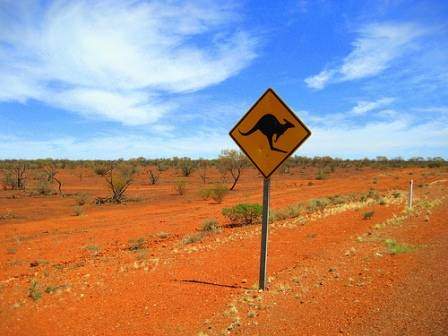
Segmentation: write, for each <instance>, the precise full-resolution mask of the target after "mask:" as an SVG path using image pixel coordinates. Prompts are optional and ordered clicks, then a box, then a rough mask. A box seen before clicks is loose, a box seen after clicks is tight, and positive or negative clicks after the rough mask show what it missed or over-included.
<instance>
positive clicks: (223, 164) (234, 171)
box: [218, 149, 246, 190]
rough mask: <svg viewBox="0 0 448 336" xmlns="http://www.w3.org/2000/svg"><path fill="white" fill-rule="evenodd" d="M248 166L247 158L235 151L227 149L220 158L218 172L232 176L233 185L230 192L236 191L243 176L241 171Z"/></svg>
mask: <svg viewBox="0 0 448 336" xmlns="http://www.w3.org/2000/svg"><path fill="white" fill-rule="evenodd" d="M245 164H246V156H245V155H244V154H243V153H242V152H240V151H236V150H234V149H227V150H223V151H222V152H221V155H220V156H219V158H218V170H219V171H220V172H221V173H222V174H224V173H226V172H229V173H230V175H232V179H233V184H232V186H231V187H230V190H234V189H235V186H236V184H237V183H238V180H239V179H240V176H241V170H242V169H243V167H244V166H245Z"/></svg>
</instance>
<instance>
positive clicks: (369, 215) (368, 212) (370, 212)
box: [362, 211, 375, 219]
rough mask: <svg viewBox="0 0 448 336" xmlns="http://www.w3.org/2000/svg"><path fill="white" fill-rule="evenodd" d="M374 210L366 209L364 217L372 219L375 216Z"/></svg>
mask: <svg viewBox="0 0 448 336" xmlns="http://www.w3.org/2000/svg"><path fill="white" fill-rule="evenodd" d="M374 213H375V212H374V211H366V212H364V213H363V215H362V218H363V219H371V218H372V217H373V214H374Z"/></svg>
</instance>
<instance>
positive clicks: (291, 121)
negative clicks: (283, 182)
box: [230, 89, 311, 178]
mask: <svg viewBox="0 0 448 336" xmlns="http://www.w3.org/2000/svg"><path fill="white" fill-rule="evenodd" d="M310 135H311V132H310V130H309V129H308V128H307V127H306V126H305V125H304V124H303V123H302V121H300V119H299V118H298V117H297V116H296V115H295V114H294V112H292V111H291V109H290V108H289V107H288V106H287V105H286V104H285V103H284V102H283V101H282V100H281V99H280V97H279V96H277V94H276V93H275V92H274V90H272V89H268V90H267V91H266V92H265V93H264V94H263V95H262V96H261V97H260V99H258V101H257V102H256V103H255V104H254V105H253V106H252V107H251V108H250V109H249V111H248V112H247V113H246V114H245V115H244V117H243V118H241V120H240V121H239V122H238V123H237V124H236V125H235V127H234V128H233V129H232V130H231V131H230V136H231V137H232V139H233V140H234V141H235V142H236V143H237V144H238V146H240V148H241V149H242V150H243V152H244V153H245V154H246V155H247V156H248V157H249V159H250V160H251V161H252V163H253V164H254V165H255V166H256V167H257V168H258V170H259V171H260V172H261V173H262V174H263V176H264V177H265V178H268V177H269V176H271V174H272V173H273V172H274V171H275V170H276V169H277V168H278V167H279V166H280V165H281V164H282V163H283V161H285V160H286V159H287V158H288V157H289V156H290V155H291V154H292V153H294V151H295V150H296V149H297V148H299V146H300V145H301V144H302V143H303V142H304V141H305V140H306V139H307V138H308V137H309V136H310Z"/></svg>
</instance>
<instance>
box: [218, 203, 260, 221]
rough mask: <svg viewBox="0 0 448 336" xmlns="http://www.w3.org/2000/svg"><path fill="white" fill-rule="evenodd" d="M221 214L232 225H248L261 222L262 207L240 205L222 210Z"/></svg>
mask: <svg viewBox="0 0 448 336" xmlns="http://www.w3.org/2000/svg"><path fill="white" fill-rule="evenodd" d="M222 214H223V215H224V217H227V218H228V219H229V220H230V222H231V223H232V224H233V225H250V224H255V223H259V222H260V221H261V214H262V206H261V205H260V204H246V203H240V204H237V205H235V206H233V207H231V208H224V209H222Z"/></svg>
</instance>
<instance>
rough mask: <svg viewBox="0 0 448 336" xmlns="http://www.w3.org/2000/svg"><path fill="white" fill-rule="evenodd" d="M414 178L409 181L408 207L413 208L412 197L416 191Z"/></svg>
mask: <svg viewBox="0 0 448 336" xmlns="http://www.w3.org/2000/svg"><path fill="white" fill-rule="evenodd" d="M413 189H414V180H411V181H409V194H408V208H409V209H412V197H413V195H412V194H413V192H414V190H413Z"/></svg>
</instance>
